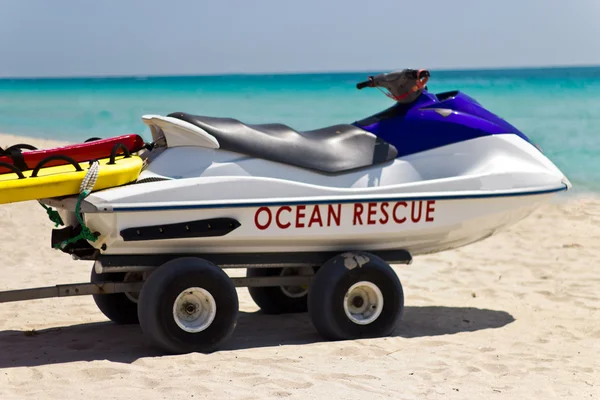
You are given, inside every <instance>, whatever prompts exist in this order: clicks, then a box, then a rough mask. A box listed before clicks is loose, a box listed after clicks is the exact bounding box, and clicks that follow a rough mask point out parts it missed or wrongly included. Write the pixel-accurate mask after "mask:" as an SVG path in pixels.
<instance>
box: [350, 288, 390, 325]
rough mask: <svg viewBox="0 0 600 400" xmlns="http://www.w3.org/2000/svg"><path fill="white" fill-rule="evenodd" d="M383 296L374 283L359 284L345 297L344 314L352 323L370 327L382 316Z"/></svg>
mask: <svg viewBox="0 0 600 400" xmlns="http://www.w3.org/2000/svg"><path fill="white" fill-rule="evenodd" d="M382 310H383V294H382V293H381V290H380V289H379V288H378V287H377V285H375V284H374V283H372V282H367V281H362V282H357V283H355V284H354V285H352V286H351V287H350V289H348V291H347V292H346V295H345V296H344V312H345V313H346V316H347V317H348V318H349V319H350V321H352V322H354V323H355V324H358V325H368V324H370V323H372V322H373V321H375V320H376V319H377V318H379V316H380V315H381V311H382Z"/></svg>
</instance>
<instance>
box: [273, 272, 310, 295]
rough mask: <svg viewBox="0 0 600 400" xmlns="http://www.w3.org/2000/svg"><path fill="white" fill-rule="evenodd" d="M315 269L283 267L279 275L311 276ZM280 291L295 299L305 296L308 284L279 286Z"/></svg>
mask: <svg viewBox="0 0 600 400" xmlns="http://www.w3.org/2000/svg"><path fill="white" fill-rule="evenodd" d="M314 274H315V271H314V270H313V269H312V268H311V267H301V268H298V267H285V268H283V269H282V270H281V273H280V274H279V275H280V276H311V275H314ZM280 289H281V291H282V292H283V294H285V295H286V296H287V297H291V298H293V299H297V298H300V297H303V296H306V294H307V293H308V285H301V286H280Z"/></svg>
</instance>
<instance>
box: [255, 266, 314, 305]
mask: <svg viewBox="0 0 600 400" xmlns="http://www.w3.org/2000/svg"><path fill="white" fill-rule="evenodd" d="M314 274H315V269H314V268H312V267H286V268H248V270H247V272H246V276H247V277H248V278H263V277H269V276H295V275H296V276H297V275H300V276H302V275H304V276H307V275H308V276H311V275H314ZM248 292H249V293H250V296H251V297H252V300H254V302H255V303H256V305H257V306H259V307H260V309H261V310H262V311H263V312H264V313H265V314H285V313H302V312H306V311H307V310H308V305H307V299H308V286H266V287H248Z"/></svg>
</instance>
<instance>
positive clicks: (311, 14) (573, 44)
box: [0, 0, 600, 77]
mask: <svg viewBox="0 0 600 400" xmlns="http://www.w3.org/2000/svg"><path fill="white" fill-rule="evenodd" d="M599 17H600V0H570V1H569V0H496V1H491V0H452V1H447V0H445V1H444V0H428V1H401V0H336V1H332V0H297V1H291V0H236V1H234V0H214V1H207V0H195V1H190V0H181V1H177V0H171V1H169V2H167V1H164V0H163V1H158V0H144V1H138V0H103V1H89V0H0V77H70V76H132V75H136V76H149V75H202V74H229V73H277V72H284V73H285V72H321V71H322V72H326V71H380V70H394V69H400V68H429V69H470V68H505V67H530V66H564V65H600V23H598V20H600V18H599Z"/></svg>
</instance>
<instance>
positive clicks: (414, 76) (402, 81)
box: [356, 69, 431, 103]
mask: <svg viewBox="0 0 600 400" xmlns="http://www.w3.org/2000/svg"><path fill="white" fill-rule="evenodd" d="M430 76H431V74H430V72H429V71H428V70H426V69H419V70H416V69H403V70H401V71H394V72H388V73H383V74H379V75H375V76H369V80H368V81H364V82H360V83H358V84H357V85H356V88H357V89H359V90H360V89H364V88H366V87H374V88H378V89H380V88H384V89H387V90H388V92H387V93H386V92H383V93H384V94H385V95H386V96H388V97H389V98H392V99H394V100H396V101H397V102H399V103H412V102H413V101H415V100H416V99H417V98H418V97H419V96H420V95H421V93H422V92H423V89H424V88H425V85H426V84H427V81H428V80H429V77H430Z"/></svg>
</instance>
